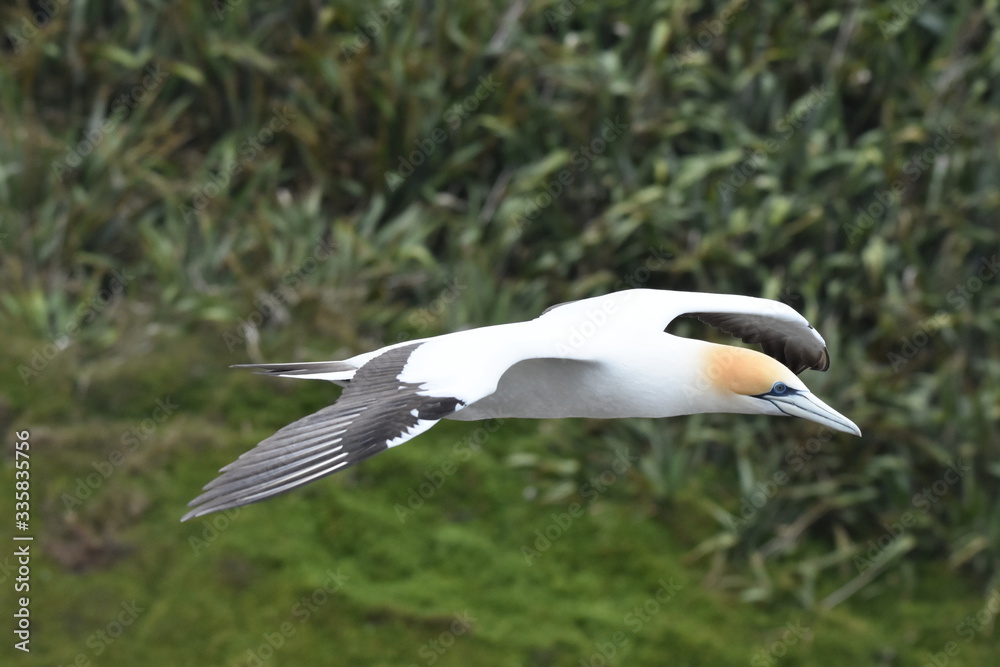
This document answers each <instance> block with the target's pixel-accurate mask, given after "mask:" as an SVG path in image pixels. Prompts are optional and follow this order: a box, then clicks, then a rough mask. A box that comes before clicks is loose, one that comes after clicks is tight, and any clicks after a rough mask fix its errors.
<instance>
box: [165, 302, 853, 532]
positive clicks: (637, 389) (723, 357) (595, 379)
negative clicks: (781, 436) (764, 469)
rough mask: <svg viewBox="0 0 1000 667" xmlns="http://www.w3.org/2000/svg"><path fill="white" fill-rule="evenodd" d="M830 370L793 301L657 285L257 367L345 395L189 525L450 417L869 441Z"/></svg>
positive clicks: (224, 488)
mask: <svg viewBox="0 0 1000 667" xmlns="http://www.w3.org/2000/svg"><path fill="white" fill-rule="evenodd" d="M684 315H686V316H692V317H697V318H699V319H701V320H703V321H705V322H708V323H709V324H713V325H716V326H719V327H720V328H722V329H723V330H726V331H728V332H730V333H734V334H735V335H737V336H739V337H741V338H743V339H744V340H745V341H748V342H760V343H761V344H762V345H763V346H764V349H765V351H766V352H767V353H768V354H762V353H760V352H756V351H753V350H749V349H746V348H740V347H734V346H728V345H717V344H714V343H708V342H705V341H700V340H694V339H688V338H682V337H678V336H674V335H671V334H667V333H665V331H664V330H665V329H666V327H667V325H668V324H669V323H670V322H671V321H672V320H674V319H675V318H677V317H679V316H684ZM769 355H770V356H769ZM779 360H780V361H779ZM782 362H784V363H785V364H787V366H786V365H783V363H782ZM828 365H829V357H828V355H827V351H826V344H825V342H824V341H823V338H822V337H821V336H820V335H819V334H818V333H817V332H816V331H815V329H813V328H812V326H811V325H809V323H808V322H807V321H806V320H805V319H804V318H803V317H802V316H801V315H799V314H798V313H797V312H796V311H795V310H793V309H792V308H790V307H789V306H787V305H785V304H782V303H780V302H777V301H771V300H768V299H758V298H753V297H745V296H736V295H725V294H706V293H696V292H673V291H665V290H649V289H637V290H628V291H623V292H616V293H613V294H609V295H606V296H600V297H594V298H591V299H583V300H580V301H574V302H570V303H566V304H561V305H559V306H554V307H552V308H550V309H548V310H547V311H546V312H545V313H543V314H542V315H541V316H540V317H538V318H536V319H534V320H531V321H528V322H518V323H513V324H501V325H496V326H489V327H482V328H479V329H470V330H466V331H459V332H455V333H450V334H445V335H442V336H436V337H433V338H425V339H420V340H415V341H409V342H405V343H398V344H396V345H390V346H387V347H384V348H381V349H379V350H375V351H373V352H366V353H364V354H359V355H357V356H354V357H351V358H350V359H346V360H344V361H335V362H312V363H291V364H256V365H252V366H251V367H254V368H259V369H262V370H263V371H264V372H267V373H269V374H274V375H280V376H283V377H294V378H299V379H322V380H329V381H332V382H335V383H337V384H340V385H342V386H345V387H346V389H345V391H344V393H343V395H342V396H341V399H340V401H338V402H337V403H335V404H334V405H332V406H330V407H328V408H324V409H323V410H321V411H320V412H318V413H316V414H315V415H311V416H309V417H306V418H304V419H302V420H299V421H298V422H295V423H294V424H290V425H289V426H286V427H285V428H284V429H281V430H280V431H278V432H277V433H276V434H275V435H274V436H271V438H268V439H267V440H264V441H263V442H261V443H260V445H258V447H257V448H256V449H254V450H251V451H250V452H247V453H246V454H244V455H243V456H241V457H240V459H238V460H237V461H235V462H234V463H232V464H230V465H229V466H226V467H225V468H223V475H222V476H220V477H219V478H218V479H216V480H215V481H214V482H212V483H211V484H209V485H208V486H206V487H205V488H206V493H204V494H203V495H202V496H200V497H199V498H196V499H195V500H194V501H192V503H191V504H192V505H199V506H198V507H197V508H196V509H194V510H192V511H191V512H189V513H188V514H187V515H186V516H185V517H184V518H185V519H187V518H189V517H191V516H197V515H200V514H204V513H208V512H212V511H216V510H220V509H225V508H227V507H233V506H237V505H243V504H247V503H250V502H256V501H258V500H263V499H264V498H267V497H270V496H272V495H275V494H277V493H282V492H284V491H287V490H290V489H291V488H295V487H296V486H300V485H301V484H304V483H306V482H308V481H311V480H313V479H316V478H318V477H321V476H324V475H327V474H330V473H332V472H335V471H336V470H339V469H341V468H343V467H346V466H348V465H351V464H353V463H356V462H358V461H360V460H362V459H364V458H367V457H368V456H371V455H373V454H375V453H378V452H379V451H384V450H385V449H388V448H391V447H394V446H397V445H400V444H402V443H404V442H406V441H407V440H409V439H411V438H413V437H415V436H416V435H418V434H420V433H422V432H423V431H426V430H427V429H428V428H430V427H431V426H433V425H434V424H435V423H437V421H438V420H439V419H442V418H443V419H455V420H462V421H470V420H477V419H488V418H561V417H592V418H622V417H673V416H678V415H685V414H696V413H703V412H731V413H742V414H771V415H792V416H799V417H804V418H806V419H811V420H813V421H817V422H819V423H822V424H824V425H826V426H829V427H830V428H833V429H836V430H841V431H846V432H849V433H855V434H857V435H860V434H861V433H860V431H859V430H858V428H857V426H856V425H854V423H853V422H851V421H850V420H849V419H847V418H846V417H843V416H842V415H840V414H839V413H837V412H836V411H834V410H833V409H832V408H830V407H829V406H827V405H826V404H824V403H823V402H822V401H820V400H819V399H818V398H816V397H815V396H813V395H812V393H811V392H809V390H808V389H807V388H806V386H805V385H804V384H803V383H802V382H801V381H800V380H799V379H798V378H797V377H796V374H795V372H801V371H802V370H804V369H806V368H817V369H819V370H826V368H827V366H828ZM793 371H795V372H793ZM338 406H339V407H338Z"/></svg>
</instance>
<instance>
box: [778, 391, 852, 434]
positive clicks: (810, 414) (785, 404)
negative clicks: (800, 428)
mask: <svg viewBox="0 0 1000 667" xmlns="http://www.w3.org/2000/svg"><path fill="white" fill-rule="evenodd" d="M765 398H766V399H767V400H769V401H771V403H773V404H774V405H775V407H777V408H778V409H779V410H781V411H782V412H784V413H785V414H786V415H789V416H792V417H801V418H802V419H808V420H809V421H813V422H816V423H817V424H823V425H824V426H829V427H830V428H832V429H834V430H837V431H843V432H844V433H853V434H854V435H856V436H859V437H860V435H861V429H859V428H858V425H857V424H855V423H854V422H852V421H851V420H850V419H848V418H847V417H845V416H844V415H842V414H840V413H839V412H837V411H836V410H834V409H833V408H831V407H830V406H829V405H827V404H826V403H824V402H823V401H821V400H819V399H818V398H816V397H815V396H814V395H813V394H812V393H811V392H809V391H798V392H796V393H794V394H790V395H788V396H766V397H765Z"/></svg>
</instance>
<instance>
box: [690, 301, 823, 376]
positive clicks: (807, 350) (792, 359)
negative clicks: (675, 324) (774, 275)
mask: <svg viewBox="0 0 1000 667" xmlns="http://www.w3.org/2000/svg"><path fill="white" fill-rule="evenodd" d="M683 316H684V317H694V318H697V319H699V320H701V321H702V322H704V323H705V324H708V325H710V326H713V327H718V328H719V329H721V330H722V331H724V332H726V333H727V334H729V335H731V336H736V337H737V338H739V339H740V340H742V341H743V342H744V343H759V344H760V346H761V348H762V349H763V350H764V354H767V355H768V356H770V357H774V358H775V359H777V360H778V361H780V362H781V363H783V364H784V365H785V366H788V368H790V369H791V370H792V371H793V372H794V373H795V374H796V375H798V374H799V373H801V372H802V371H804V370H807V369H810V368H812V369H815V370H818V371H825V370H826V369H828V368H829V367H830V355H829V353H828V352H827V349H826V345H824V344H823V342H822V339H821V338H819V337H818V336H815V335H813V333H812V326H811V325H809V324H802V323H798V322H789V321H788V320H786V319H781V318H778V317H768V316H766V315H756V314H744V313H685V314H684V315H683Z"/></svg>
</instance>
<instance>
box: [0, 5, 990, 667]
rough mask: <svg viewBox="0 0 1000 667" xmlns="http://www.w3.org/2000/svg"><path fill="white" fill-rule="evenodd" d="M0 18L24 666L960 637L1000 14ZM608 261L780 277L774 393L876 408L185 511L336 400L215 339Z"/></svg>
mask: <svg viewBox="0 0 1000 667" xmlns="http://www.w3.org/2000/svg"><path fill="white" fill-rule="evenodd" d="M0 22H2V25H3V26H4V31H3V34H4V35H6V38H5V40H4V41H2V42H0V58H2V67H0V285H2V286H3V289H2V290H0V326H2V328H3V331H4V345H3V346H2V349H0V360H2V362H3V363H2V364H0V432H2V433H3V434H4V435H3V442H4V449H3V451H4V453H5V455H4V466H3V471H2V473H3V476H4V479H5V483H4V484H3V485H2V488H3V489H11V488H12V485H13V482H14V479H15V464H16V459H15V456H16V453H15V445H14V443H15V442H16V441H18V436H16V433H18V432H21V431H23V430H25V429H27V430H29V431H30V438H29V440H30V443H31V457H32V458H31V462H32V463H31V465H32V468H31V472H32V487H31V493H32V496H31V497H32V516H31V530H30V531H29V532H31V533H32V534H33V535H34V537H35V540H34V542H33V543H32V547H31V548H32V554H33V557H32V563H31V568H32V569H31V577H32V578H31V596H32V597H31V606H30V609H31V613H32V643H31V646H32V653H31V654H30V655H25V654H21V653H20V652H18V651H16V650H14V649H13V647H12V646H10V644H12V643H13V640H10V638H11V637H12V635H11V634H7V635H6V636H7V637H8V639H9V641H8V645H7V646H5V647H4V648H3V649H2V650H3V651H4V652H5V653H4V655H6V654H7V653H6V652H7V651H9V652H10V653H11V654H12V655H13V656H14V659H16V660H17V661H18V662H17V663H16V664H22V663H23V664H45V665H52V664H58V665H69V664H74V661H77V660H78V658H79V661H78V662H77V664H86V663H87V661H89V662H90V664H93V665H100V664H137V663H139V662H140V661H149V660H151V659H153V660H156V661H157V662H158V663H162V664H171V665H172V664H177V665H180V664H219V665H255V664H264V665H286V664H287V665H300V664H365V665H367V664H386V665H399V664H402V665H410V664H415V665H429V664H441V665H469V664H485V665H493V664H497V665H507V664H510V665H520V664H530V665H580V664H585V665H600V664H604V663H602V660H604V657H603V656H602V654H601V651H604V653H606V654H609V655H610V653H611V652H612V651H613V652H614V656H613V657H612V658H611V659H610V661H609V664H622V665H626V664H628V665H632V664H650V665H659V664H671V665H719V664H746V663H750V664H752V665H770V664H779V663H780V664H789V665H791V664H803V665H805V664H885V665H890V664H935V663H937V664H961V665H977V664H983V665H986V664H993V662H994V658H995V655H996V654H997V650H998V643H997V640H996V638H995V634H994V627H993V626H994V621H993V613H992V612H991V611H990V610H991V609H996V608H997V605H998V604H1000V597H998V595H1000V594H998V593H997V591H998V589H1000V484H998V480H997V478H998V477H1000V463H998V461H1000V457H998V446H997V442H998V438H997V435H998V433H997V431H998V423H1000V362H998V359H1000V355H998V344H997V338H996V331H997V326H998V320H1000V300H998V295H1000V289H998V282H1000V280H998V277H997V274H998V273H1000V266H998V262H997V252H998V248H1000V229H998V225H997V221H998V219H1000V188H998V187H997V184H998V183H1000V153H998V151H997V144H996V128H997V127H1000V104H998V102H1000V99H998V92H997V87H996V85H995V82H996V81H997V80H998V77H1000V71H998V70H1000V65H998V63H1000V40H998V39H997V35H998V34H1000V8H998V7H997V5H996V3H995V2H991V3H972V2H958V3H951V4H947V3H916V2H914V3H896V4H884V3H874V2H862V3H856V4H855V5H853V6H851V7H850V8H839V7H836V8H828V9H817V8H814V7H811V6H809V5H807V3H792V2H787V1H780V0H775V1H771V2H764V3H754V4H752V5H751V4H748V3H742V2H734V3H730V4H702V3H689V2H680V1H677V2H671V1H664V2H642V3H625V2H613V3H600V4H599V3H586V2H584V3H577V4H574V3H570V2H563V3H556V2H550V3H546V2H540V3H519V2H513V3H510V4H507V3H489V2H482V1H473V2H468V3H454V6H444V5H441V4H438V5H434V4H428V3H413V2H406V1H400V2H389V3H387V4H383V5H370V4H366V3H360V2H359V3H337V4H336V6H329V7H317V6H314V5H306V4H294V5H291V6H290V5H288V4H284V3H274V2H272V3H236V2H220V3H217V4H216V5H212V4H211V3H194V2H182V3H167V4H164V5H162V6H161V5H160V4H157V3H141V4H128V3H125V4H122V5H101V4H100V3H88V4H76V3H66V4H64V3H61V2H58V1H56V2H52V3H33V4H30V5H29V4H28V3H26V2H19V3H14V4H11V5H7V6H5V7H4V8H2V9H0ZM628 286H648V287H657V288H670V289H692V290H703V291H712V292H734V293H742V294H751V295H760V296H766V297H770V298H775V299H780V300H783V301H785V302H787V303H789V304H791V305H792V306H793V307H795V308H796V309H798V310H800V311H801V312H802V313H803V314H804V315H805V316H806V317H808V318H809V319H810V320H811V321H812V322H813V323H814V324H815V325H816V327H817V328H818V329H819V330H820V331H821V332H822V334H823V335H824V337H825V338H826V340H827V341H828V343H829V346H830V351H831V356H832V359H833V364H832V366H831V369H830V371H829V372H828V373H825V374H818V373H810V374H808V375H807V377H806V378H805V379H806V381H807V382H808V383H809V385H810V386H811V387H812V388H813V389H815V390H816V392H817V393H818V394H819V395H820V396H822V397H824V400H827V401H828V402H829V403H830V404H831V405H832V406H833V407H835V408H837V409H838V410H840V411H842V412H843V413H844V414H846V415H848V416H850V417H851V418H852V419H853V420H854V421H856V422H857V423H858V424H859V425H860V426H861V428H862V430H863V431H864V434H865V435H864V437H863V438H862V439H854V438H849V437H847V436H840V435H838V436H836V437H833V438H832V439H829V440H828V441H826V442H823V441H821V440H820V439H819V438H818V434H817V431H816V429H815V428H813V427H811V426H810V424H808V423H806V422H802V421H799V420H777V419H766V418H746V417H735V416H727V415H708V416H697V417H690V418H678V419H672V420H658V421H651V420H648V421H647V420H634V421H628V422H601V421H589V420H566V421H551V422H550V421H544V422H533V421H524V422H513V421H511V422H508V423H504V424H501V425H496V424H493V425H491V424H476V423H468V424H467V423H448V424H444V425H441V426H439V427H437V428H435V429H434V430H432V431H430V432H429V433H427V434H426V435H425V436H422V438H421V440H420V441H419V443H418V444H416V445H414V446H407V447H402V448H399V450H395V451H393V452H392V453H391V454H385V455H383V456H379V457H376V458H374V459H372V460H371V461H368V462H366V463H365V464H364V465H362V466H358V467H356V468H352V469H350V470H348V471H345V472H344V473H342V474H340V475H336V476H334V477H332V478H330V479H328V480H324V481H322V482H320V483H317V484H314V485H311V486H309V487H307V488H306V489H303V490H301V491H300V492H297V493H294V494H292V495H289V496H285V497H282V498H279V499H275V500H273V501H269V502H267V503H264V504H261V505H256V506H251V507H248V508H245V509H243V510H241V511H239V512H234V513H230V514H220V515H216V516H214V517H208V518H205V519H200V520H196V521H193V522H189V523H185V524H181V523H179V522H178V519H179V517H180V515H181V514H182V513H183V511H184V506H185V503H186V502H187V501H188V500H190V499H191V498H192V497H194V495H196V494H197V492H198V490H199V489H200V487H201V486H202V485H203V484H204V483H206V482H207V481H209V480H210V479H211V478H212V476H213V474H214V472H215V470H216V469H217V468H218V467H220V466H222V465H224V464H225V463H227V462H228V461H230V460H232V459H233V458H235V457H236V456H237V455H238V454H240V453H241V452H243V451H245V450H246V449H249V448H250V447H252V446H253V445H254V444H256V443H257V442H258V441H259V440H260V439H262V438H263V437H266V436H267V435H269V434H270V433H271V432H273V430H274V429H276V428H278V427H280V426H282V425H284V424H286V423H288V422H290V421H292V420H294V419H296V418H298V417H300V416H302V415H304V414H307V413H309V412H310V411H314V410H316V409H319V408H320V407H322V406H324V405H326V404H328V403H329V402H330V401H331V400H333V399H334V398H335V397H336V395H337V391H338V390H337V389H336V388H332V387H330V386H327V385H326V384H324V383H302V382H294V381H290V380H275V379H268V378H257V377H254V376H251V375H246V374H243V373H238V372H236V371H229V370H228V369H227V366H228V365H229V364H234V363H242V362H248V361H267V360H271V361H283V360H319V359H331V358H341V357H344V356H348V355H350V354H353V353H356V352H359V351H363V350H367V349H371V348H374V347H377V346H379V345H383V344H385V343H388V342H392V341H396V340H404V339H407V338H412V337H418V336H427V335H434V334H438V333H442V332H445V331H449V330H454V329H458V328H461V327H468V326H481V325H485V324H492V323H497V322H504V321H514V320H518V319H527V318H530V317H534V316H536V315H537V314H538V313H539V312H540V311H541V310H542V309H544V308H545V307H546V306H548V305H551V304H553V303H557V302H560V301H565V300H567V299H574V298H580V297H586V296H591V295H595V294H600V293H604V292H607V291H610V290H614V289H623V288H626V287H628ZM677 330H678V331H679V332H683V333H686V334H690V335H702V336H708V337H712V338H713V339H715V340H720V341H722V340H726V338H725V336H723V335H721V334H719V333H718V332H713V331H708V330H702V329H700V328H698V327H696V326H695V325H694V324H693V323H684V324H681V325H679V326H678V327H677ZM476 447H478V448H476ZM616 460H617V461H619V465H618V467H617V471H616V468H615V467H614V465H613V464H614V462H615V461H616ZM622 461H628V462H629V463H628V466H627V467H626V468H625V469H624V470H622V466H621V462H622ZM608 471H612V473H609V472H608ZM602 474H604V478H603V479H604V480H605V482H606V487H605V486H601V487H600V491H599V492H597V493H593V490H594V489H595V488H597V487H596V486H595V485H594V482H593V480H594V479H595V478H596V479H597V480H601V479H602V478H601V475H602ZM6 480H9V481H10V482H11V483H10V484H7V483H6ZM588 484H589V485H590V486H587V485H588ZM13 501H14V498H13V492H12V491H4V492H3V494H2V495H0V517H3V518H4V521H6V522H7V524H6V525H5V526H4V528H3V531H4V534H8V533H10V534H14V533H15V532H16V530H15V528H14V525H13V514H14V506H13ZM574 503H576V504H578V505H579V506H580V508H581V510H580V511H571V508H573V507H575V505H574ZM8 526H9V528H8ZM546 535H547V536H546ZM11 544H14V543H13V542H11ZM11 553H12V550H8V551H6V552H5V554H7V555H0V580H2V586H0V591H2V592H0V603H2V605H3V606H2V610H3V613H4V614H13V610H15V609H16V607H15V604H16V602H15V597H16V594H15V593H14V584H15V570H14V569H11V565H12V564H14V565H15V567H16V563H15V559H14V557H13V556H11V555H10V554H11ZM5 559H6V560H5ZM7 618H8V619H10V618H11V616H7ZM970 619H971V620H970ZM118 623H121V624H122V625H117V624H118ZM6 627H11V628H12V627H13V626H12V624H11V623H10V622H8V626H6ZM119 631H121V632H120V636H119V637H112V636H111V635H113V634H118V632H119ZM101 632H106V633H108V634H107V635H101V634H100V633H101ZM616 633H617V634H616ZM268 638H270V642H271V643H272V644H278V643H280V645H281V646H280V648H278V649H276V650H274V651H273V655H272V654H271V653H272V651H271V650H270V646H269V644H268V643H267V642H268V641H269V640H268ZM261 646H264V649H261ZM255 661H256V662H255ZM5 664H6V663H5ZM11 664H15V663H11Z"/></svg>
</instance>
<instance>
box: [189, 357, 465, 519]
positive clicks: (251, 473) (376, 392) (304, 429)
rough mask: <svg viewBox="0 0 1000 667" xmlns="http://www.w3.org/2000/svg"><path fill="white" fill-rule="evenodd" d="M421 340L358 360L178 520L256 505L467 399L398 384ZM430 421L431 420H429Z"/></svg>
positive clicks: (397, 440)
mask: <svg viewBox="0 0 1000 667" xmlns="http://www.w3.org/2000/svg"><path fill="white" fill-rule="evenodd" d="M420 345H421V343H414V344H412V345H405V346H401V347H397V348H393V349H391V350H389V351H387V352H385V353H383V354H381V355H379V356H378V357H375V358H374V359H372V360H371V361H369V362H368V363H367V364H365V365H364V366H362V367H361V368H360V369H359V370H358V372H357V373H355V375H354V380H353V381H352V382H351V383H350V385H348V387H347V388H346V389H345V390H344V392H343V394H341V396H340V399H339V400H338V401H337V402H336V403H334V404H333V405H331V406H328V407H325V408H323V409H322V410H320V411H319V412H316V413H315V414H311V415H309V416H308V417H304V418H302V419H300V420H298V421H297V422H294V423H292V424H289V425H288V426H285V427H284V428H282V429H280V430H279V431H278V432H277V433H275V434H274V435H272V436H271V437H269V438H267V439H266V440H263V441H262V442H261V443H260V444H258V445H257V446H256V447H255V448H254V449H252V450H250V451H248V452H246V453H245V454H243V455H242V456H240V457H239V458H238V459H237V460H236V461H234V462H232V463H230V464H229V465H227V466H225V467H224V468H222V470H221V472H222V474H221V475H220V476H219V477H217V478H216V479H215V480H213V481H212V482H210V483H209V484H208V485H206V486H205V489H204V491H205V492H204V493H202V494H201V495H200V496H198V497H197V498H195V499H194V500H192V501H191V502H190V503H188V505H189V506H190V507H193V508H194V509H192V510H191V511H190V512H188V513H187V514H185V515H184V517H183V518H182V519H181V520H182V521H186V520H187V519H190V518H192V517H196V516H201V515H203V514H208V513H209V512H217V511H219V510H223V509H228V508H231V507H238V506H240V505H248V504H250V503H255V502H258V501H261V500H264V499H266V498H270V497H271V496H274V495H277V494H280V493H285V492H286V491H291V490H292V489H295V488H297V487H299V486H302V485H303V484H307V483H309V482H311V481H313V480H316V479H319V478H320V477H324V476H326V475H329V474H331V473H333V472H336V471H338V470H342V469H344V468H347V467H349V466H352V465H354V464H355V463H358V462H359V461H363V460H364V459H366V458H368V457H370V456H373V455H375V454H378V453H379V452H382V451H385V450H386V449H388V447H389V444H388V443H390V442H391V443H393V445H398V444H402V442H404V441H405V440H406V439H408V438H410V437H413V436H415V435H418V434H419V433H421V432H423V431H424V430H426V429H427V428H430V426H432V425H433V424H435V423H437V421H438V420H440V419H441V418H442V417H444V416H445V415H449V414H451V413H452V412H454V411H455V409H456V408H458V407H460V406H461V405H464V404H463V403H462V401H460V400H459V399H457V398H453V397H447V396H440V397H436V396H422V395H420V394H418V393H417V392H418V391H419V390H420V385H419V384H416V383H407V382H400V380H399V379H398V378H399V375H400V373H402V371H403V368H404V366H405V365H406V361H407V359H408V358H409V356H410V354H411V353H412V352H413V350H415V349H416V348H417V347H419V346H420ZM428 422H429V423H428Z"/></svg>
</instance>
